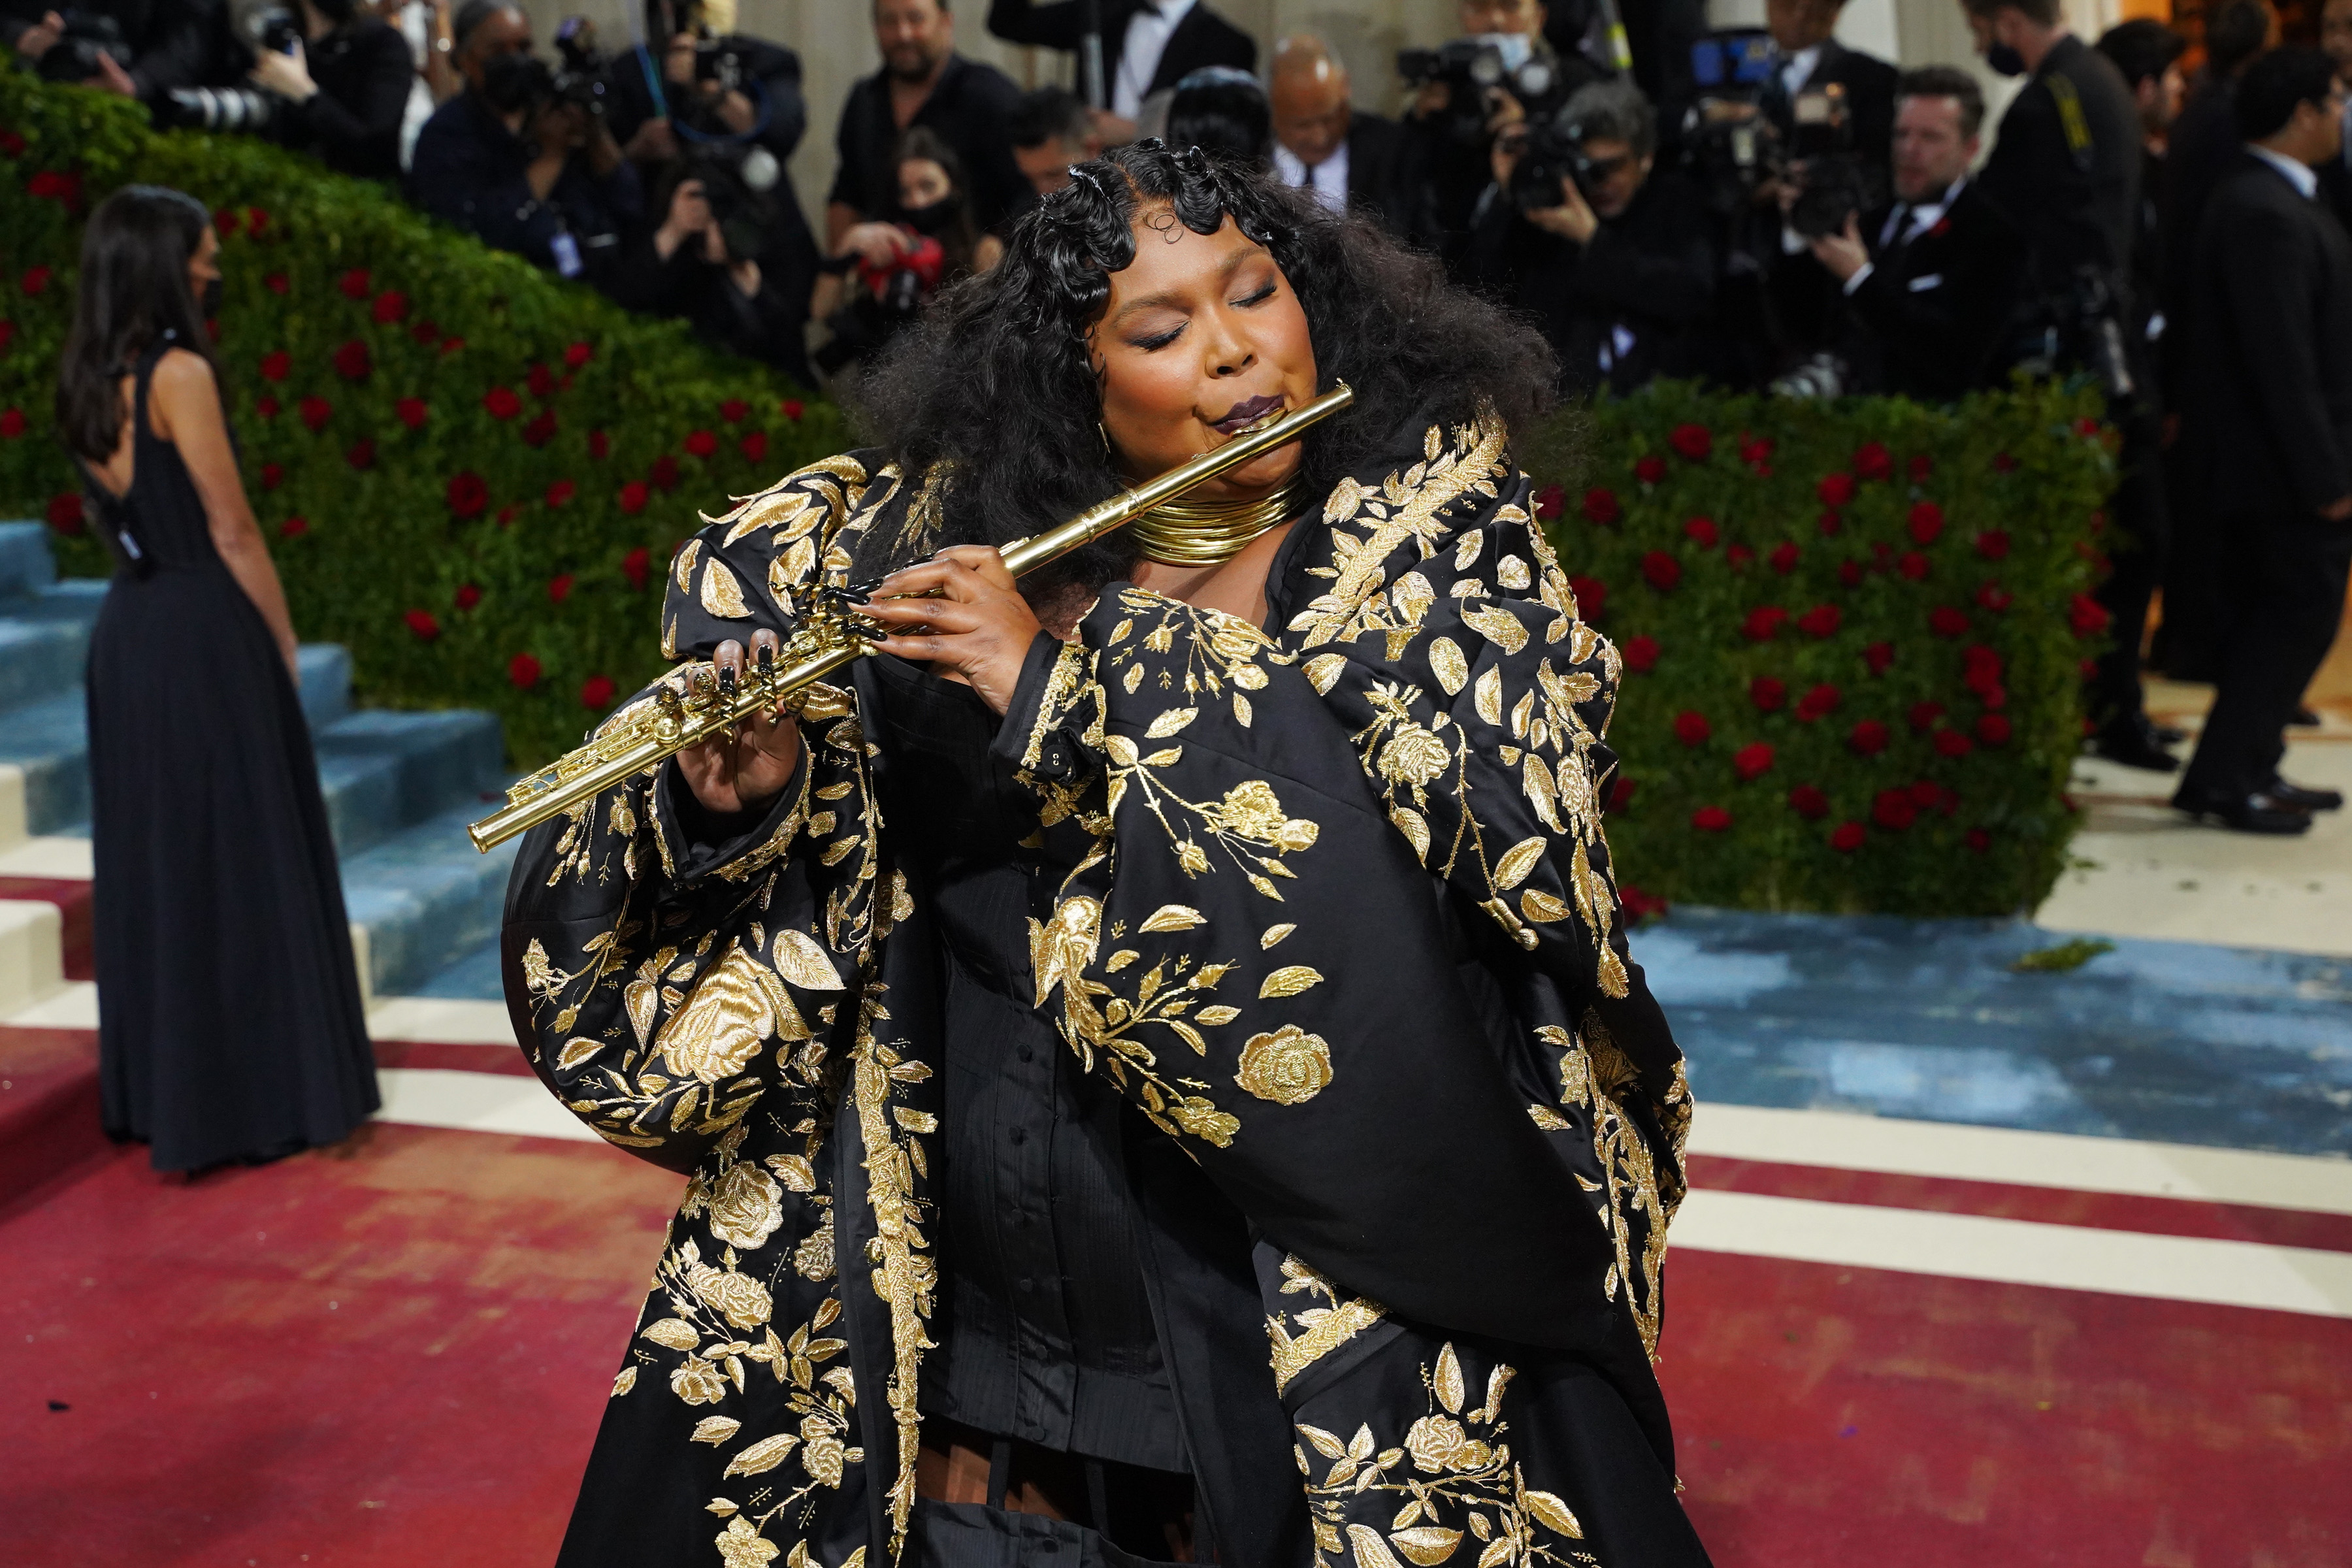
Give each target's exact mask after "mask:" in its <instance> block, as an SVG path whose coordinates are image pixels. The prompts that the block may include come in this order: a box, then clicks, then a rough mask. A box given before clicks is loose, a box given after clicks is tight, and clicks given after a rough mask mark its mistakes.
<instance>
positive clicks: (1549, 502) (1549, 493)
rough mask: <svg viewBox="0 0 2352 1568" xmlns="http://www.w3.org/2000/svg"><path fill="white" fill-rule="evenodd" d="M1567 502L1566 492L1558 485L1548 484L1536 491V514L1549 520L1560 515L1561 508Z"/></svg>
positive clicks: (1544, 519)
mask: <svg viewBox="0 0 2352 1568" xmlns="http://www.w3.org/2000/svg"><path fill="white" fill-rule="evenodd" d="M1566 504H1567V501H1566V499H1565V497H1564V494H1563V492H1562V491H1561V489H1560V488H1559V486H1558V485H1546V486H1544V488H1543V489H1539V490H1538V491H1536V516H1537V517H1538V518H1540V519H1542V520H1543V521H1547V522H1548V521H1550V520H1551V519H1553V518H1555V517H1558V516H1559V513H1560V508H1561V507H1563V506H1565V505H1566Z"/></svg>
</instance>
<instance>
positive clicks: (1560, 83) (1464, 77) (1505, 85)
mask: <svg viewBox="0 0 2352 1568" xmlns="http://www.w3.org/2000/svg"><path fill="white" fill-rule="evenodd" d="M1397 75H1399V76H1401V77H1402V78H1404V80H1405V85H1406V86H1407V87H1409V88H1411V89H1414V90H1415V91H1418V90H1420V89H1422V88H1424V87H1426V86H1428V85H1429V84H1430V83H1432V82H1438V81H1442V82H1444V83H1445V84H1446V86H1447V88H1448V89H1451V90H1450V91H1449V93H1448V95H1447V98H1446V102H1445V110H1444V113H1443V114H1441V115H1440V116H1438V124H1439V128H1440V129H1441V130H1442V131H1443V132H1444V135H1445V136H1446V138H1447V139H1448V140H1450V141H1452V142H1456V143H1458V144H1459V145H1462V146H1465V147H1483V146H1485V145H1486V119H1487V116H1488V114H1489V113H1490V112H1491V110H1489V108H1488V107H1487V103H1486V94H1487V93H1488V92H1489V91H1491V90H1493V89H1496V88H1500V89H1503V90H1504V91H1505V92H1507V93H1509V94H1510V95H1511V96H1512V97H1513V98H1515V99H1517V100H1518V101H1519V105H1520V107H1521V108H1523V109H1525V110H1527V111H1528V116H1529V117H1530V118H1533V117H1534V116H1535V115H1536V114H1537V113H1538V111H1539V110H1548V109H1550V108H1553V107H1555V106H1556V105H1557V104H1558V103H1559V101H1560V100H1563V99H1565V98H1566V97H1567V88H1568V83H1567V81H1566V79H1564V78H1563V77H1562V76H1561V75H1560V71H1559V67H1558V66H1557V65H1555V64H1553V63H1552V62H1551V61H1550V60H1548V59H1525V60H1521V61H1520V62H1519V63H1518V64H1517V65H1516V66H1506V65H1505V64H1504V63H1503V51H1502V50H1500V49H1498V48H1496V47H1495V46H1494V45H1492V44H1486V43H1481V42H1479V41H1478V40H1477V39H1475V38H1453V39H1449V40H1448V41H1446V42H1445V43H1443V44H1440V45H1439V46H1438V47H1435V48H1433V49H1402V50H1400V51H1398V54H1397Z"/></svg>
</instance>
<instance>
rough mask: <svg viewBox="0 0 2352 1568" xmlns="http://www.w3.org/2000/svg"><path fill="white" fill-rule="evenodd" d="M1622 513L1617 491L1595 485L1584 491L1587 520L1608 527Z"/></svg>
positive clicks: (1585, 518)
mask: <svg viewBox="0 0 2352 1568" xmlns="http://www.w3.org/2000/svg"><path fill="white" fill-rule="evenodd" d="M1620 515H1621V513H1620V512H1619V510H1618V507H1617V492H1616V491H1614V490H1612V489H1604V488H1603V487H1601V486H1600V485H1595V486H1593V487H1592V488H1591V489H1589V490H1587V491H1585V492H1584V521H1587V522H1591V523H1597V524H1599V525H1600V526H1601V527H1602V528H1606V527H1608V526H1609V525H1610V524H1611V523H1612V522H1614V521H1617V519H1618V517H1619V516H1620Z"/></svg>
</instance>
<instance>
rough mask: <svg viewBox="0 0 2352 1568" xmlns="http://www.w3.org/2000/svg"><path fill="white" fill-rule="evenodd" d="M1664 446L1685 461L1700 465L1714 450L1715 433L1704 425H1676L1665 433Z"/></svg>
mask: <svg viewBox="0 0 2352 1568" xmlns="http://www.w3.org/2000/svg"><path fill="white" fill-rule="evenodd" d="M1666 445H1667V446H1669V447H1673V448H1674V449H1675V452H1676V453H1677V454H1679V455H1680V456H1681V457H1683V458H1685V459H1686V460H1688V461H1690V462H1694V463H1701V462H1705V461H1706V455H1707V454H1708V453H1709V452H1712V451H1714V450H1715V433H1714V432H1713V431H1711V430H1709V429H1708V428H1707V427H1706V426H1704V425H1677V426H1675V427H1674V428H1673V429H1672V430H1670V431H1668V432H1667V433H1666Z"/></svg>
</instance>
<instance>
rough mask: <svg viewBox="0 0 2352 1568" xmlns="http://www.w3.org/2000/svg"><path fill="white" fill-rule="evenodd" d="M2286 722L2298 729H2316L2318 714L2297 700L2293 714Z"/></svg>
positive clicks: (2317, 726)
mask: <svg viewBox="0 0 2352 1568" xmlns="http://www.w3.org/2000/svg"><path fill="white" fill-rule="evenodd" d="M2287 722H2288V723H2289V724H2291V725H2293V726H2294V728H2296V729H2298V730H2316V729H2318V728H2319V715H2318V714H2316V713H2314V712H2313V711H2312V710H2310V709H2309V708H2307V707H2305V705H2304V704H2303V703H2300V702H2298V703H2296V704H2295V705H2294V716H2293V717H2292V718H2290V719H2288V720H2287Z"/></svg>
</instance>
